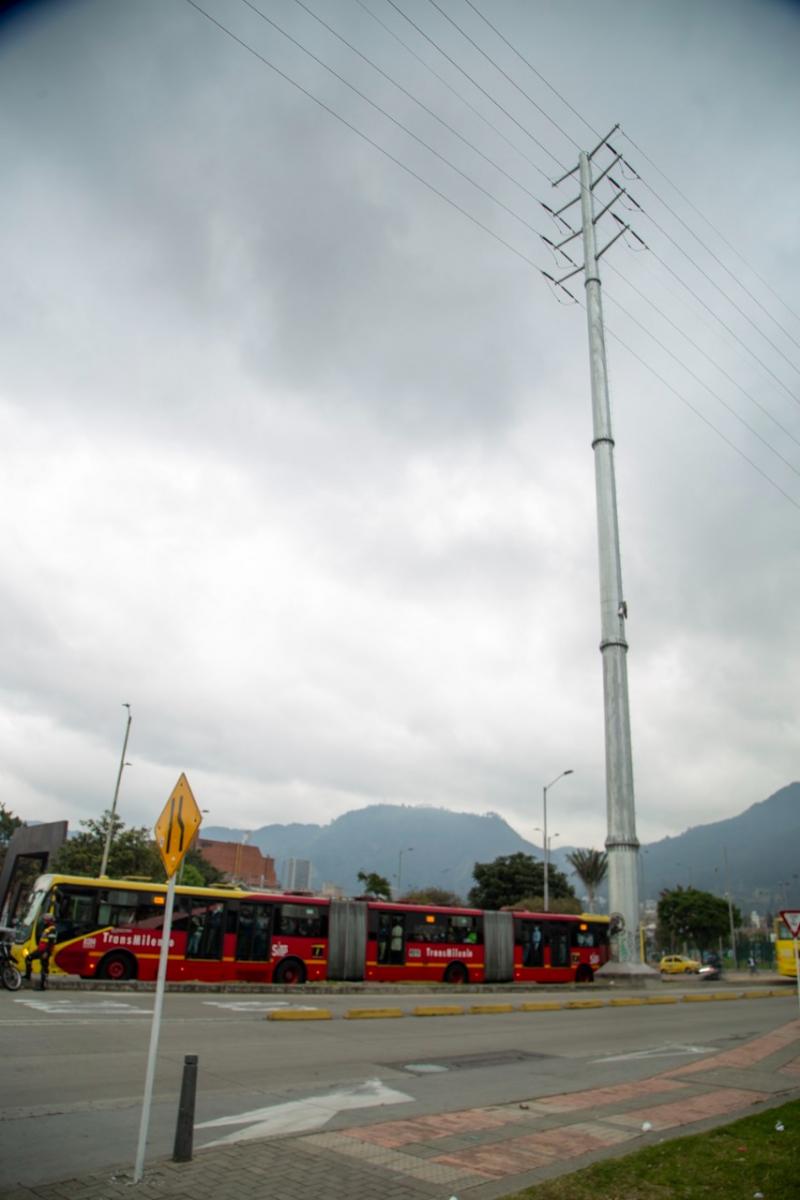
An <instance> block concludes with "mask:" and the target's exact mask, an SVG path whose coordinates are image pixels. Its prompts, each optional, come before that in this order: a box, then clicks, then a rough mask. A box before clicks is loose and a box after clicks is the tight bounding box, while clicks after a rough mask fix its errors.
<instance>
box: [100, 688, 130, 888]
mask: <svg viewBox="0 0 800 1200" xmlns="http://www.w3.org/2000/svg"><path fill="white" fill-rule="evenodd" d="M122 707H123V708H127V710H128V723H127V725H126V726H125V740H124V741H123V743H122V754H121V755H120V759H119V770H118V771H117V784H116V787H115V788H114V799H113V800H112V801H111V817H110V819H109V822H108V829H107V830H106V842H105V845H104V846H103V861H102V862H101V864H100V877H101V878H102V877H103V876H104V875H105V873H106V871H107V870H108V855H109V852H110V850H111V838H112V837H113V835H114V817H115V816H116V814H117V800H118V798H119V785H120V783H121V782H122V772H123V770H124V768H125V767H126V766H128V765H130V764H127V763H126V762H125V751H126V750H127V749H128V734H129V733H130V731H131V721H132V720H133V717H132V716H131V706H130V704H123V705H122Z"/></svg>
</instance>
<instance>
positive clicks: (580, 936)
mask: <svg viewBox="0 0 800 1200" xmlns="http://www.w3.org/2000/svg"><path fill="white" fill-rule="evenodd" d="M570 929H571V930H572V944H573V946H588V947H589V948H591V947H593V946H597V945H598V944H599V943H598V941H597V929H596V926H594V925H589V924H588V923H587V922H586V921H580V922H579V923H578V924H577V925H571V926H570Z"/></svg>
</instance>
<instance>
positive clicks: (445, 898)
mask: <svg viewBox="0 0 800 1200" xmlns="http://www.w3.org/2000/svg"><path fill="white" fill-rule="evenodd" d="M401 898H402V901H403V904H435V905H437V906H438V907H439V908H463V907H464V901H463V900H462V899H461V897H460V896H457V895H456V893H455V892H448V891H446V890H445V889H444V888H440V887H426V888H415V890H414V891H412V892H406V894H405V895H404V896H403V897H401Z"/></svg>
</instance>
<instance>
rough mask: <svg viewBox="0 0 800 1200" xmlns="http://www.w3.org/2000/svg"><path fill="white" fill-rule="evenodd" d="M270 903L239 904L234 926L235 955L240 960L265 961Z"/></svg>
mask: <svg viewBox="0 0 800 1200" xmlns="http://www.w3.org/2000/svg"><path fill="white" fill-rule="evenodd" d="M270 909H271V905H268V904H250V903H245V902H243V903H242V904H240V905H239V920H238V923H237V927H236V957H237V959H238V960H239V961H240V962H265V961H266V960H267V959H268V958H269V919H270Z"/></svg>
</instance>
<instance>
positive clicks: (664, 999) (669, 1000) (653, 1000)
mask: <svg viewBox="0 0 800 1200" xmlns="http://www.w3.org/2000/svg"><path fill="white" fill-rule="evenodd" d="M677 1003H678V997H677V996H648V997H647V999H646V1000H645V1004H677Z"/></svg>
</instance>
